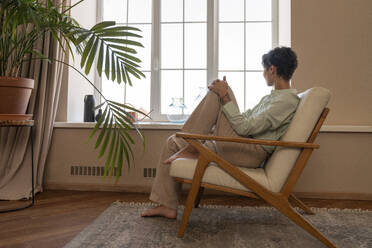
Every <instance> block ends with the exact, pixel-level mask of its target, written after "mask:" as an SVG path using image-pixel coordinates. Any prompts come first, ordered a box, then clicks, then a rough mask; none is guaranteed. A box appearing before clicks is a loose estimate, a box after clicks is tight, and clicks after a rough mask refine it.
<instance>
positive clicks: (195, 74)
mask: <svg viewBox="0 0 372 248" xmlns="http://www.w3.org/2000/svg"><path fill="white" fill-rule="evenodd" d="M206 92H208V88H207V71H206V70H192V71H185V101H184V102H185V105H186V113H187V114H191V112H192V111H193V110H194V109H195V107H196V106H197V105H198V104H199V102H200V101H201V100H202V99H203V98H204V96H205V94H206Z"/></svg>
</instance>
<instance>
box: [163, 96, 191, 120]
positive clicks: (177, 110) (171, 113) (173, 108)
mask: <svg viewBox="0 0 372 248" xmlns="http://www.w3.org/2000/svg"><path fill="white" fill-rule="evenodd" d="M185 112H186V106H185V104H184V103H183V98H182V97H181V98H177V97H175V98H172V102H171V104H169V106H168V113H167V118H168V120H169V121H170V122H174V123H183V122H185V121H186V120H187V118H188V115H187V114H186V113H185Z"/></svg>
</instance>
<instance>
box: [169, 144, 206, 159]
mask: <svg viewBox="0 0 372 248" xmlns="http://www.w3.org/2000/svg"><path fill="white" fill-rule="evenodd" d="M198 156H199V152H198V151H197V150H196V149H194V148H193V147H191V145H187V146H185V147H184V148H182V149H181V150H179V151H178V152H176V153H175V154H173V155H172V156H170V157H169V158H168V159H167V160H165V161H164V162H163V163H164V164H171V163H172V162H173V161H174V160H176V159H177V158H198Z"/></svg>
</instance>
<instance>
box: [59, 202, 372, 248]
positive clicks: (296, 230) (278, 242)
mask: <svg viewBox="0 0 372 248" xmlns="http://www.w3.org/2000/svg"><path fill="white" fill-rule="evenodd" d="M150 207H153V204H150V203H145V204H143V203H142V204H139V203H121V202H114V203H113V204H112V205H111V206H110V207H109V208H108V209H106V210H105V211H104V212H103V213H102V214H101V215H100V216H99V217H98V218H97V219H96V220H95V221H94V222H93V223H92V224H90V225H89V226H88V227H86V228H85V229H84V230H83V231H82V232H81V233H80V234H78V235H77V236H76V237H75V238H74V239H73V240H72V241H70V242H69V243H68V244H66V246H65V248H74V247H76V248H77V247H79V248H88V247H89V248H96V247H97V248H98V247H100V248H111V247H112V248H114V247H118V248H119V247H141V248H142V247H162V248H167V247H202V248H209V247H210V248H212V247H213V248H219V247H224V248H225V247H252V248H253V247H254V248H260V247H267V248H269V247H273V248H274V247H275V248H276V247H283V248H284V247H285V248H288V247H296V248H297V247H301V248H306V247H325V246H324V245H323V244H322V243H321V242H320V241H318V240H317V239H315V238H313V237H312V236H311V235H309V234H308V233H307V232H305V231H304V230H303V229H301V228H300V227H298V226H297V225H295V224H294V223H293V222H291V221H290V220H289V219H287V217H285V216H284V215H282V214H281V213H279V212H278V211H277V210H275V209H274V208H271V207H223V206H201V207H200V208H197V209H193V210H192V212H191V216H190V219H189V223H188V225H187V228H186V232H185V235H184V237H183V238H182V239H180V238H177V236H176V234H177V230H178V226H179V223H180V220H181V217H182V213H183V209H182V208H181V209H180V211H179V212H178V217H177V220H169V219H165V218H160V217H152V218H142V217H140V213H142V212H143V211H144V210H145V209H148V208H150ZM312 210H313V211H314V212H315V215H304V216H305V218H306V219H307V220H308V221H309V222H311V223H312V224H313V225H314V226H315V227H316V228H318V230H320V231H321V232H322V233H323V234H324V235H325V236H326V237H327V238H329V239H330V240H331V241H332V242H334V243H335V244H336V245H337V247H343V248H346V247H355V248H356V247H358V248H367V247H372V211H362V210H339V209H317V208H312Z"/></svg>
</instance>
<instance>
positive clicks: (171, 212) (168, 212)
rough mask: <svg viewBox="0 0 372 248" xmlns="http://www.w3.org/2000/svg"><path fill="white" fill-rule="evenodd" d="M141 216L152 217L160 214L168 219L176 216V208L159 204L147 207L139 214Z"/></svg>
mask: <svg viewBox="0 0 372 248" xmlns="http://www.w3.org/2000/svg"><path fill="white" fill-rule="evenodd" d="M141 216H142V217H154V216H161V217H165V218H168V219H176V218H177V209H173V208H168V207H166V206H163V205H160V206H157V207H155V208H152V209H149V210H147V211H145V212H144V213H142V214H141Z"/></svg>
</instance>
